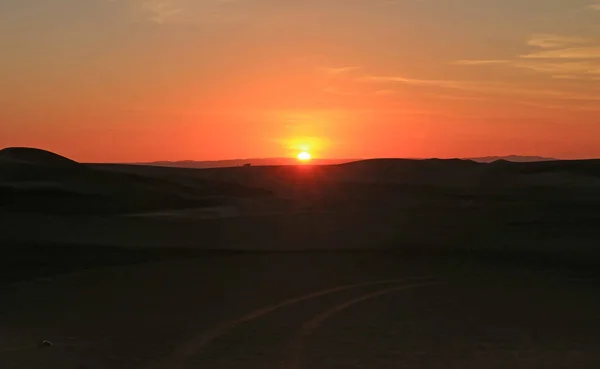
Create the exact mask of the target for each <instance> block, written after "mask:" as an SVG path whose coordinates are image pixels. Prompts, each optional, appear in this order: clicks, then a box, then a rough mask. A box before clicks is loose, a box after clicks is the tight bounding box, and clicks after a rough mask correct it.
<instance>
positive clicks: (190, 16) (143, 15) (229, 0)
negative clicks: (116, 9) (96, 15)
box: [107, 0, 241, 24]
mask: <svg viewBox="0 0 600 369" xmlns="http://www.w3.org/2000/svg"><path fill="white" fill-rule="evenodd" d="M107 1H109V2H113V3H123V4H128V5H129V6H130V7H131V10H132V12H133V13H134V15H135V17H136V18H138V19H143V20H144V21H149V22H153V23H156V24H168V23H206V22H223V21H232V20H233V21H237V20H240V18H241V16H240V14H237V13H236V12H235V11H232V10H233V9H234V6H235V5H236V4H237V3H238V2H239V1H240V0H107Z"/></svg>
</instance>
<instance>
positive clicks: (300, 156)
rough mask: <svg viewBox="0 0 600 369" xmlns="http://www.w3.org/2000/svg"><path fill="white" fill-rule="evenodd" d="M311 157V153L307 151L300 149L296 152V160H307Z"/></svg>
mask: <svg viewBox="0 0 600 369" xmlns="http://www.w3.org/2000/svg"><path fill="white" fill-rule="evenodd" d="M310 159H311V155H310V153H309V152H308V151H302V152H301V153H299V154H298V160H300V161H309V160H310Z"/></svg>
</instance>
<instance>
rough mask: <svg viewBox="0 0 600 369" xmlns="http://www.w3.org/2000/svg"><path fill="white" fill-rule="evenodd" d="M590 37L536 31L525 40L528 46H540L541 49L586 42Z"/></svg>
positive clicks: (589, 40)
mask: <svg viewBox="0 0 600 369" xmlns="http://www.w3.org/2000/svg"><path fill="white" fill-rule="evenodd" d="M590 42H592V40H591V39H588V38H585V37H576V36H561V35H556V34H550V33H536V34H534V35H533V36H531V38H530V39H529V41H528V42H527V44H528V45H529V46H535V47H540V48H542V49H554V48H560V47H568V46H571V45H578V44H587V43H590Z"/></svg>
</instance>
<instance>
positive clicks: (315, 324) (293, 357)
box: [282, 281, 440, 369]
mask: <svg viewBox="0 0 600 369" xmlns="http://www.w3.org/2000/svg"><path fill="white" fill-rule="evenodd" d="M439 283H440V282H437V281H432V282H427V283H419V284H413V285H408V286H406V285H404V286H397V287H392V288H386V289H383V290H379V291H376V292H371V293H368V294H365V295H362V296H359V297H357V298H355V299H353V300H350V301H346V302H344V303H342V304H340V305H337V306H335V307H333V308H331V309H329V310H327V311H325V312H324V313H322V314H319V315H317V316H316V317H314V318H313V319H311V320H309V321H308V322H305V323H304V324H303V325H302V328H301V329H300V331H299V332H298V334H297V335H296V336H295V337H294V339H293V340H292V342H291V343H290V346H289V351H290V355H289V357H290V360H289V362H287V363H284V365H283V367H282V369H300V368H301V367H302V366H301V365H302V354H303V352H304V347H305V341H306V339H307V338H308V337H309V336H310V335H311V334H312V333H313V332H314V331H315V330H317V329H318V328H319V327H320V326H321V325H322V324H323V323H324V322H325V321H326V320H327V319H329V318H331V317H332V316H334V315H335V314H337V313H340V312H342V311H344V310H346V309H348V308H350V307H352V306H354V305H356V304H359V303H361V302H364V301H367V300H371V299H374V298H377V297H380V296H383V295H386V294H389V293H392V292H398V291H403V290H407V289H411V288H417V287H425V286H430V285H434V284H439Z"/></svg>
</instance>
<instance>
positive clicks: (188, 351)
mask: <svg viewBox="0 0 600 369" xmlns="http://www.w3.org/2000/svg"><path fill="white" fill-rule="evenodd" d="M435 278H437V276H426V277H408V278H402V279H390V280H381V281H374V282H365V283H357V284H349V285H343V286H338V287H334V288H330V289H326V290H321V291H318V292H313V293H310V294H307V295H303V296H300V297H295V298H291V299H288V300H285V301H282V302H280V303H278V304H275V305H268V306H265V307H263V308H260V309H257V310H254V311H252V312H250V313H248V314H245V315H243V316H241V317H239V318H237V319H235V320H231V321H228V322H225V323H222V324H219V325H217V326H216V327H215V328H213V329H210V330H208V331H204V332H202V333H200V334H199V335H197V336H195V337H194V338H192V339H190V340H189V341H187V342H185V343H183V344H182V345H180V346H179V347H177V348H176V349H175V350H174V352H173V353H172V354H171V355H170V356H169V357H168V358H166V359H164V360H163V361H161V362H159V363H157V364H152V365H150V366H148V367H147V369H178V368H181V367H182V366H183V365H184V364H185V362H186V361H187V360H188V359H190V358H191V357H193V356H194V355H196V354H198V353H199V352H200V351H201V350H202V349H203V348H204V347H206V346H207V345H209V344H210V343H211V342H212V341H214V340H216V339H217V338H219V337H221V336H224V335H225V334H227V333H229V332H230V331H231V330H233V329H235V328H236V327H238V326H240V325H242V324H245V323H248V322H251V321H253V320H256V319H259V318H261V317H263V316H265V315H267V314H270V313H272V312H274V311H277V310H279V309H282V308H285V307H288V306H292V305H295V304H298V303H301V302H305V301H310V300H313V299H316V298H319V297H322V296H326V295H330V294H334V293H337V292H342V291H345V290H350V289H354V288H359V287H367V286H375V285H383V284H395V283H402V282H408V281H420V280H430V279H435ZM430 283H431V282H430Z"/></svg>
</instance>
